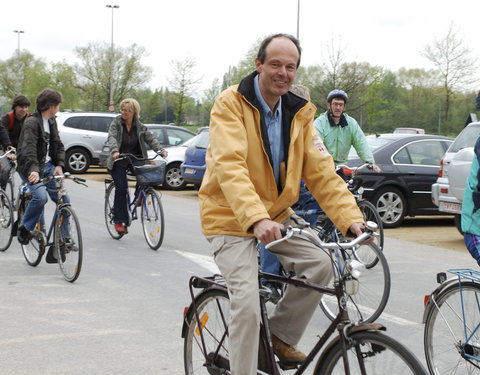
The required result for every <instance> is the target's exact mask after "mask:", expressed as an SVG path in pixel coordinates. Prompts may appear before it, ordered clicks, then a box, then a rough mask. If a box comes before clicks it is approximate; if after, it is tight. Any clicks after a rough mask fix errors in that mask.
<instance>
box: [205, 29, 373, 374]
mask: <svg viewBox="0 0 480 375" xmlns="http://www.w3.org/2000/svg"><path fill="white" fill-rule="evenodd" d="M300 56H301V49H300V45H299V42H298V41H297V40H296V39H295V38H294V37H293V36H291V35H287V34H276V35H272V36H270V37H268V38H266V39H265V40H264V41H263V42H262V44H261V46H260V48H259V51H258V55H257V58H256V60H255V63H256V67H257V70H256V71H255V72H253V73H252V74H250V75H248V76H247V77H245V78H244V79H243V80H242V81H241V82H240V84H239V85H237V86H232V87H230V88H228V89H227V90H225V91H224V92H223V93H222V94H220V96H219V97H218V99H217V100H216V102H215V104H214V106H213V108H212V112H211V121H210V145H209V148H208V150H207V156H206V161H207V170H206V173H205V177H204V180H203V182H202V187H201V188H200V191H199V198H200V210H201V222H202V231H203V233H204V234H205V235H206V237H207V239H208V240H209V242H210V243H211V246H212V253H213V256H214V257H215V262H216V263H217V265H218V267H219V269H220V271H221V273H222V275H223V276H224V277H225V279H226V282H227V284H228V287H229V293H230V311H231V322H230V326H229V347H230V358H229V360H230V368H231V371H232V374H233V375H243V374H245V375H252V374H256V369H257V356H258V342H259V324H260V308H259V302H258V299H259V297H258V277H257V271H258V263H257V252H256V241H257V240H259V241H261V242H262V243H264V244H268V243H270V242H271V241H273V240H276V239H280V238H281V237H282V235H281V232H280V230H281V229H282V228H283V227H284V226H288V225H291V226H294V227H299V226H301V227H303V226H305V225H308V224H307V223H306V222H305V221H304V220H303V219H301V218H300V217H298V216H296V215H295V214H294V212H293V210H292V209H291V208H290V206H291V205H293V204H294V203H295V202H296V201H297V200H298V194H299V187H300V180H301V179H302V178H303V179H304V180H305V181H306V183H307V185H308V186H309V189H310V192H311V193H312V194H313V196H314V197H315V198H316V199H317V200H318V201H319V202H320V204H321V206H322V208H323V209H324V211H325V212H326V214H327V215H328V216H329V217H330V218H331V219H332V221H333V222H334V223H335V225H336V226H337V228H339V229H340V230H341V231H342V232H343V233H344V234H345V233H346V232H347V231H349V230H350V232H352V233H353V234H354V235H359V234H361V233H362V230H363V226H364V224H363V216H362V214H361V212H360V211H359V210H358V208H357V206H356V204H355V200H354V198H353V196H352V195H351V194H350V192H349V191H348V190H347V188H346V185H345V183H344V181H343V180H342V179H341V178H340V177H338V176H337V175H336V173H335V170H334V164H333V159H332V158H331V156H329V154H328V153H327V152H320V151H318V150H317V148H316V147H315V145H314V143H313V140H312V122H313V118H314V114H315V107H314V105H313V104H311V103H309V102H308V101H307V100H305V99H303V98H300V97H299V96H296V95H294V94H292V93H290V92H289V89H290V87H291V85H292V83H293V81H294V79H295V75H296V71H297V68H298V66H299V64H300ZM271 251H272V252H274V253H275V254H277V255H278V256H279V258H280V261H281V262H282V265H283V266H284V267H285V269H286V270H288V271H289V270H292V271H294V272H295V274H296V276H297V277H299V278H306V279H308V280H309V281H312V282H315V283H320V284H327V283H328V281H329V280H330V278H331V276H332V269H331V264H330V260H329V258H328V256H327V255H326V254H325V253H324V252H322V251H319V249H318V248H316V247H315V246H314V245H312V244H310V243H308V241H304V240H301V239H295V238H293V239H290V240H288V242H282V243H281V244H278V245H276V246H274V247H273V248H272V249H271ZM319 300H320V295H319V294H318V293H316V292H311V291H308V290H305V289H302V288H288V289H287V291H286V293H285V295H284V296H283V298H282V299H281V300H280V301H279V303H278V304H277V305H276V308H275V311H274V312H273V314H272V315H271V317H270V327H271V331H272V333H273V337H272V340H273V345H274V350H275V353H276V355H277V356H278V357H279V358H280V360H282V361H283V362H288V363H299V362H302V361H303V360H304V359H305V355H304V354H303V353H302V352H300V351H299V350H297V349H296V348H295V347H294V346H295V345H296V344H297V343H298V341H299V340H300V338H301V336H302V334H303V332H304V330H305V328H306V326H307V324H308V322H309V320H310V318H311V317H312V314H313V312H314V310H315V308H316V306H317V305H318V302H319Z"/></svg>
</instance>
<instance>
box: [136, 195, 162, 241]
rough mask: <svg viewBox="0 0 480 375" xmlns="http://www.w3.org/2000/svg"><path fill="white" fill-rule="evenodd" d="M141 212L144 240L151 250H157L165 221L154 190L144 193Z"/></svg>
mask: <svg viewBox="0 0 480 375" xmlns="http://www.w3.org/2000/svg"><path fill="white" fill-rule="evenodd" d="M141 211H142V228H143V234H144V236H145V240H146V241H147V244H148V246H150V248H151V249H152V250H157V249H158V248H159V247H160V246H161V245H162V242H163V235H164V232H165V221H164V218H163V207H162V202H161V201H160V196H159V195H158V193H157V192H156V191H155V190H153V189H151V188H149V189H147V190H146V191H145V194H144V196H143V202H142V210H141Z"/></svg>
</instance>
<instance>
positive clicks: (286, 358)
mask: <svg viewBox="0 0 480 375" xmlns="http://www.w3.org/2000/svg"><path fill="white" fill-rule="evenodd" d="M272 344H273V352H274V353H275V354H276V356H277V357H278V359H280V362H284V363H287V364H294V363H302V362H303V361H305V358H307V356H306V355H305V354H303V353H302V352H301V351H300V350H298V349H296V348H295V347H293V346H291V345H288V344H285V343H284V342H283V341H282V340H280V339H279V338H278V337H277V336H275V335H272Z"/></svg>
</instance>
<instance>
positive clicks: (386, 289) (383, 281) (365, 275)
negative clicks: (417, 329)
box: [319, 243, 391, 323]
mask: <svg viewBox="0 0 480 375" xmlns="http://www.w3.org/2000/svg"><path fill="white" fill-rule="evenodd" d="M368 248H369V249H370V251H371V252H372V253H373V254H374V256H375V257H376V258H377V259H378V264H377V265H376V266H375V267H373V268H366V269H365V270H364V271H363V272H362V274H361V276H360V277H359V278H358V281H359V290H358V293H357V294H354V295H351V296H350V295H345V297H346V298H347V311H348V314H349V316H350V319H351V320H352V321H361V322H364V323H372V322H374V321H375V320H376V319H377V318H378V317H379V316H380V315H381V313H382V312H383V310H384V309H385V306H386V305H387V302H388V298H389V297H390V287H391V278H390V268H389V266H388V263H387V259H386V258H385V255H384V254H383V252H382V251H380V249H379V248H378V246H377V245H375V243H372V244H370V245H368ZM339 251H346V256H347V257H353V258H354V257H355V256H354V255H351V254H350V253H351V251H350V250H339ZM353 252H355V250H353ZM335 259H337V260H338V262H341V264H340V268H343V266H344V263H343V262H344V261H343V257H341V258H340V259H338V258H335ZM334 272H338V269H337V268H334ZM333 283H334V280H331V281H330V287H333ZM319 305H320V308H321V309H322V311H323V312H324V313H325V315H327V317H328V318H329V319H330V320H333V319H335V317H336V316H337V314H338V302H337V299H336V298H335V297H333V296H327V295H323V296H322V299H321V300H320V304H319Z"/></svg>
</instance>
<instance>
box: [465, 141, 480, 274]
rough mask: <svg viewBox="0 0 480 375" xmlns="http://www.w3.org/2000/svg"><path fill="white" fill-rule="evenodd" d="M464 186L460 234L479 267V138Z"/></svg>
mask: <svg viewBox="0 0 480 375" xmlns="http://www.w3.org/2000/svg"><path fill="white" fill-rule="evenodd" d="M474 151H475V154H474V156H473V160H472V166H471V167H470V173H469V175H468V177H467V182H466V184H465V192H464V195H463V203H462V232H463V234H464V241H465V245H466V246H467V249H468V251H469V252H470V254H471V255H472V257H474V258H475V260H476V261H477V263H478V265H480V170H479V165H480V137H479V138H478V139H477V142H476V143H475V147H474Z"/></svg>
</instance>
